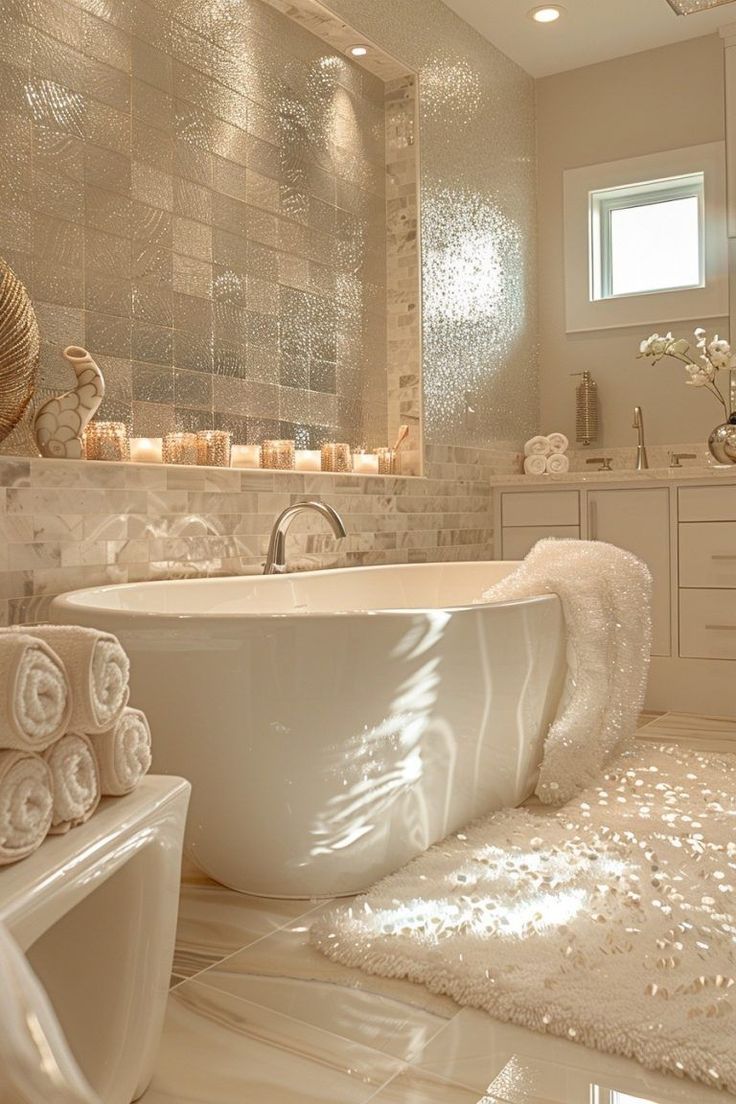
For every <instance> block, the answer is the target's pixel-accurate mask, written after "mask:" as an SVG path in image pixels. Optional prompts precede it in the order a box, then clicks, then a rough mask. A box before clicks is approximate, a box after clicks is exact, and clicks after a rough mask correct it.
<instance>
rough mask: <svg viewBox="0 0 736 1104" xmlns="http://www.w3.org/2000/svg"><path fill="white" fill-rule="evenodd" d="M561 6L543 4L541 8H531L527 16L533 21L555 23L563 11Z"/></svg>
mask: <svg viewBox="0 0 736 1104" xmlns="http://www.w3.org/2000/svg"><path fill="white" fill-rule="evenodd" d="M563 10H564V9H563V8H561V7H559V6H558V5H557V4H545V5H544V6H543V7H541V8H532V10H531V11H530V12H529V18H530V19H533V20H534V22H535V23H556V22H557V20H558V19H559V18H560V16H561V15H562V12H563Z"/></svg>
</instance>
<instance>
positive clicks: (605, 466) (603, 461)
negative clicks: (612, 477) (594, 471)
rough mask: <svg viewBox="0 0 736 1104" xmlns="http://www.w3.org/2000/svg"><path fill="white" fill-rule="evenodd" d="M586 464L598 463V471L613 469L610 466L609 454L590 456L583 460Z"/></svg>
mask: <svg viewBox="0 0 736 1104" xmlns="http://www.w3.org/2000/svg"><path fill="white" fill-rule="evenodd" d="M585 463H586V464H600V467H599V468H598V471H613V468H612V467H611V457H610V456H591V458H590V460H586V461H585Z"/></svg>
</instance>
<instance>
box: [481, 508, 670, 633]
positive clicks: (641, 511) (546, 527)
mask: <svg viewBox="0 0 736 1104" xmlns="http://www.w3.org/2000/svg"><path fill="white" fill-rule="evenodd" d="M669 519H670V506H669V493H668V491H667V490H666V489H665V488H647V489H642V490H640V489H638V488H637V489H632V490H628V489H625V490H610V489H608V488H603V487H601V488H597V489H595V490H588V491H582V490H577V489H576V490H549V491H522V492H513V491H512V492H509V491H504V492H503V493H502V495H501V520H502V526H501V546H502V558H503V559H504V560H520V559H523V558H524V556H526V554H527V552H529V550H530V549H531V548H533V546H534V545H535V544H536V543H537V541H538V540H541V539H542V538H543V537H563V538H564V537H569V538H573V539H576V540H577V539H580V538H581V537H582V538H583V539H584V540H585V539H587V540H601V541H606V542H607V543H609V544H617V545H618V546H619V547H620V548H625V549H627V551H629V552H633V553H634V555H636V556H639V557H640V558H641V559H642V560H644V561H645V563H647V564H648V565H649V568H650V570H651V572H652V575H653V578H654V606H653V620H654V640H653V648H652V651H653V654H655V655H669V654H670V650H671V649H670V637H671V624H670V533H669V526H670V520H669Z"/></svg>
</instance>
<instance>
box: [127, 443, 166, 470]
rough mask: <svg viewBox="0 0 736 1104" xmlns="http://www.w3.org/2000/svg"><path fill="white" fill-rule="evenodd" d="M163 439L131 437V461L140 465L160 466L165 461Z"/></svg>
mask: <svg viewBox="0 0 736 1104" xmlns="http://www.w3.org/2000/svg"><path fill="white" fill-rule="evenodd" d="M163 448H164V442H163V438H162V437H131V438H130V459H131V460H137V461H138V463H139V464H160V463H162V461H163Z"/></svg>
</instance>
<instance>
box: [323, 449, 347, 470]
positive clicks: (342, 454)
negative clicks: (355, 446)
mask: <svg viewBox="0 0 736 1104" xmlns="http://www.w3.org/2000/svg"><path fill="white" fill-rule="evenodd" d="M352 470H353V463H352V460H351V458H350V445H346V444H343V443H335V442H334V441H329V442H328V443H327V444H326V445H323V446H322V471H328V472H349V471H352Z"/></svg>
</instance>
